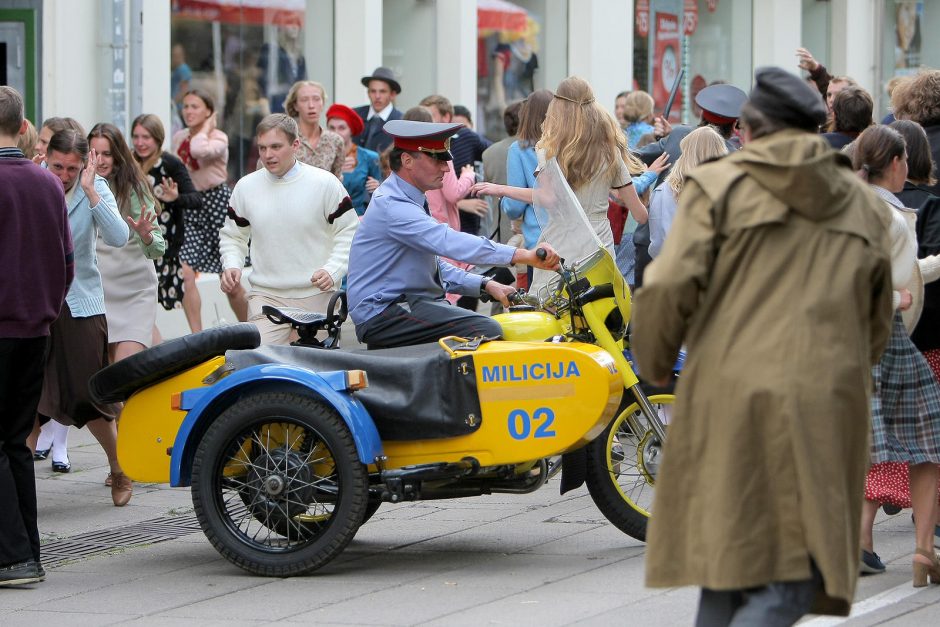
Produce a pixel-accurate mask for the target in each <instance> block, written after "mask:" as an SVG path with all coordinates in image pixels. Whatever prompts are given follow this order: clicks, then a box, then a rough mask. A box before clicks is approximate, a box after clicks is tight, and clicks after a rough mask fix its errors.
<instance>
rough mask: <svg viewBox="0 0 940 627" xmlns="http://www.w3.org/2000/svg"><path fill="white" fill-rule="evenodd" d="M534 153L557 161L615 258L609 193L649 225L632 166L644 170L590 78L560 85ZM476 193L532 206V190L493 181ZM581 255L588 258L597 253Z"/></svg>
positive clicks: (477, 188)
mask: <svg viewBox="0 0 940 627" xmlns="http://www.w3.org/2000/svg"><path fill="white" fill-rule="evenodd" d="M535 149H536V153H537V154H538V157H539V163H540V164H544V163H546V162H547V161H549V160H550V159H557V160H558V165H559V167H560V168H561V171H562V173H563V174H564V175H565V179H566V180H567V181H568V185H569V186H570V187H571V189H572V191H574V193H575V196H577V198H578V202H579V203H580V204H581V207H582V208H583V209H584V213H585V215H586V216H587V218H588V221H589V222H590V223H591V226H592V227H594V232H595V233H597V235H598V237H599V238H600V240H601V242H602V243H603V244H604V246H605V247H606V248H607V250H608V251H610V254H611V255H614V235H613V233H612V232H611V230H610V220H609V219H608V218H607V208H608V192H609V190H611V189H613V190H614V191H615V195H616V196H617V198H618V199H619V200H620V202H621V203H622V204H623V206H625V207H626V208H627V210H629V212H630V215H631V216H633V218H634V219H635V220H636V221H637V222H639V223H640V224H645V223H646V220H647V218H648V213H647V210H646V205H644V204H643V202H642V201H641V200H640V197H639V196H637V193H636V190H635V189H634V188H633V180H632V178H631V175H630V169H629V168H628V164H630V167H633V168H637V169H638V170H639V171H642V170H644V169H645V166H644V165H643V164H642V163H640V162H639V160H638V159H636V157H634V156H633V155H631V154H630V151H629V150H628V149H627V140H626V137H625V136H624V134H623V131H622V130H621V128H620V126H618V125H617V120H615V119H614V117H613V116H612V115H611V114H610V113H609V112H608V111H607V110H606V109H604V108H603V107H602V106H601V105H600V104H598V103H597V101H596V100H595V99H594V92H593V90H592V89H591V86H590V85H589V84H588V82H587V81H586V80H584V79H583V78H579V77H577V76H569V77H568V78H566V79H565V80H563V81H562V82H561V83H560V84H559V85H558V89H556V90H555V93H554V94H553V97H552V101H551V103H549V105H548V112H547V113H546V115H545V121H544V122H543V124H542V137H541V139H540V140H539V141H538V143H537V144H536V146H535ZM635 171H636V170H635ZM471 193H477V194H481V195H490V196H506V197H508V198H512V199H514V200H519V201H522V202H525V203H528V204H532V196H533V193H532V189H528V188H519V187H509V186H508V185H497V184H494V183H477V184H476V185H474V186H473V188H472V190H471ZM582 252H583V254H584V255H587V254H590V253H591V252H593V251H589V250H587V251H582Z"/></svg>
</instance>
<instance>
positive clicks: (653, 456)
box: [586, 394, 676, 542]
mask: <svg viewBox="0 0 940 627" xmlns="http://www.w3.org/2000/svg"><path fill="white" fill-rule="evenodd" d="M648 398H649V401H650V403H652V405H653V408H654V409H655V410H656V412H657V413H658V414H659V417H660V420H663V421H664V422H667V421H668V419H669V414H670V412H671V408H672V405H673V404H674V403H675V400H676V397H675V395H674V394H656V395H652V396H649V397H648ZM631 421H632V422H633V423H634V424H636V425H638V427H639V429H637V431H636V433H634V429H633V427H632V426H631ZM588 446H589V448H588V470H587V479H586V482H587V485H588V490H589V491H590V493H591V498H593V499H594V502H595V503H596V504H597V507H598V509H600V510H601V513H603V514H604V516H605V517H607V519H608V520H609V521H610V522H612V523H613V524H614V525H615V526H616V527H617V528H618V529H620V530H621V531H623V532H624V533H626V534H627V535H629V536H631V537H633V538H636V539H637V540H640V541H644V542H645V541H646V524H647V522H648V521H649V517H650V509H651V507H652V504H653V494H654V486H655V484H656V474H657V472H658V471H659V463H660V460H661V456H662V443H661V442H660V441H659V438H657V437H656V434H655V433H654V432H653V430H652V429H651V428H650V425H649V422H648V420H647V419H646V416H644V415H643V412H642V411H641V410H640V406H639V405H638V404H637V403H636V402H635V401H634V402H633V403H630V404H629V405H627V406H626V407H625V408H624V409H623V411H621V412H620V414H619V415H618V416H617V418H616V419H614V421H613V422H612V423H611V424H610V425H609V426H608V427H607V429H606V430H605V431H604V432H603V433H602V434H601V435H600V436H599V437H598V438H597V439H595V440H594V441H593V442H591V444H589V445H588Z"/></svg>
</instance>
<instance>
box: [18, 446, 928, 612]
mask: <svg viewBox="0 0 940 627" xmlns="http://www.w3.org/2000/svg"><path fill="white" fill-rule="evenodd" d="M70 456H71V461H72V468H73V470H72V472H71V473H69V474H66V475H58V474H54V473H52V471H51V468H50V466H49V462H48V461H44V462H37V464H36V475H37V490H38V493H39V521H40V531H41V532H42V537H43V546H44V560H45V562H46V565H47V570H48V578H47V580H46V581H45V582H44V583H41V584H36V585H34V586H30V587H26V588H21V589H8V590H0V624H3V625H5V626H14V625H29V626H35V625H38V624H45V623H52V624H60V625H68V626H69V627H78V626H80V625H109V624H121V623H133V624H135V625H217V624H218V625H221V624H225V625H229V624H243V625H254V624H270V623H274V622H284V623H299V624H316V625H417V624H421V625H424V624H429V625H448V626H450V625H481V624H490V625H574V624H577V625H599V626H600V625H604V626H606V625H611V624H618V625H623V624H628V625H634V624H635V625H690V624H692V622H693V618H694V613H695V608H696V602H697V591H696V590H694V589H691V588H684V589H679V590H652V589H648V588H645V587H644V586H643V556H644V550H645V549H644V546H643V545H642V544H641V543H639V542H636V541H635V540H633V539H631V538H629V537H627V536H625V535H623V534H622V533H620V532H619V531H617V530H616V529H615V528H614V527H613V526H611V525H610V524H608V523H607V522H606V520H605V519H604V518H603V516H602V515H601V514H600V512H598V510H597V508H596V507H595V506H594V504H593V502H592V501H591V499H590V497H589V496H588V494H587V491H586V490H585V489H584V488H582V489H579V490H577V491H575V492H574V493H573V495H571V494H569V495H565V496H559V495H558V482H557V480H553V481H552V482H551V483H550V484H549V485H548V486H546V487H545V488H543V489H542V490H539V491H537V492H535V493H533V494H529V495H522V496H515V495H494V496H488V497H480V498H475V499H457V500H444V501H429V502H420V503H408V504H402V505H390V504H385V505H383V506H382V508H381V509H380V510H379V511H378V513H377V514H376V516H375V517H374V518H373V519H372V520H371V521H370V522H368V523H367V524H365V525H363V527H362V529H360V531H359V534H358V535H357V536H356V538H355V540H353V542H352V544H350V546H349V547H348V548H347V549H346V551H345V552H344V553H343V554H341V555H340V556H339V557H338V558H337V559H336V560H335V561H333V562H332V563H331V564H329V565H328V566H326V567H325V568H323V569H322V570H320V571H318V572H317V573H315V574H313V575H311V576H307V577H297V578H293V579H266V578H260V577H253V576H250V575H248V574H246V573H244V572H243V571H241V570H240V569H238V568H237V567H235V566H233V565H231V564H229V563H228V562H227V561H225V560H223V559H222V558H221V557H220V556H219V555H218V554H217V553H216V551H215V550H214V549H213V548H212V546H211V545H210V544H209V543H208V541H207V540H206V539H205V537H204V536H203V534H202V533H201V531H198V526H196V524H195V518H194V516H193V514H192V505H191V501H190V496H189V490H188V489H182V488H169V487H167V486H164V485H149V484H135V486H134V497H133V499H132V500H131V502H130V504H129V505H127V506H126V507H123V508H116V507H113V506H112V505H111V498H110V491H109V489H108V488H106V487H104V485H103V481H104V478H105V475H106V474H107V463H106V460H105V457H104V454H103V453H102V451H101V449H100V448H99V447H98V445H97V444H96V443H95V442H94V440H93V439H92V438H91V437H90V435H89V434H88V433H87V432H86V431H74V430H73V431H72V436H71V448H70ZM194 530H195V531H194ZM105 532H106V533H105ZM912 535H913V532H912V525H911V522H910V515H909V512H903V513H902V514H899V515H897V516H893V517H890V518H888V517H885V516H881V518H879V522H878V524H877V526H876V536H875V538H876V540H875V541H876V548H877V551H878V553H879V554H880V555H881V556H882V558H883V559H884V561H885V562H886V563H887V564H888V572H887V573H885V574H883V575H877V576H872V577H865V578H863V579H862V580H861V581H860V584H859V595H858V596H859V599H860V600H863V601H862V603H857V604H856V612H858V611H863V612H864V614H863V615H861V616H859V617H858V618H857V619H853V620H850V621H849V622H848V623H845V624H849V625H875V624H890V625H910V626H914V625H917V626H922V625H936V624H940V586H930V587H928V588H924V589H920V590H915V589H913V588H911V585H910V550H911V549H910V544H911V541H912ZM69 551H72V552H73V553H72V554H73V555H74V554H80V555H81V554H85V555H88V556H87V557H84V558H82V557H72V558H68V557H67V556H66V554H67V553H69ZM843 623H844V619H831V618H822V617H820V618H810V619H808V620H806V621H804V624H807V625H813V626H821V625H835V624H843Z"/></svg>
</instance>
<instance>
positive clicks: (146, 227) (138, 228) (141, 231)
mask: <svg viewBox="0 0 940 627" xmlns="http://www.w3.org/2000/svg"><path fill="white" fill-rule="evenodd" d="M124 219H125V220H127V225H128V226H129V227H131V228H132V229H134V232H135V233H137V235H139V236H140V239H141V241H142V242H143V243H144V245H146V246H149V245H150V244H152V243H153V235H151V233H152V232H153V231H154V230H155V229H156V228H157V225H156V220H157V214H156V213H154V212H153V211H150V209H147V208H146V207H145V208H144V210H143V211H141V212H140V220H134V218H132V217H131V216H127V217H126V218H124Z"/></svg>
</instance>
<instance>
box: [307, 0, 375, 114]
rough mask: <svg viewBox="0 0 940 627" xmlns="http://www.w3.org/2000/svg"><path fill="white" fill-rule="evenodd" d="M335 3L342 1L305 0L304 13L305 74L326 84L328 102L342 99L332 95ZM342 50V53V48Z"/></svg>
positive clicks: (333, 91) (334, 80) (335, 50)
mask: <svg viewBox="0 0 940 627" xmlns="http://www.w3.org/2000/svg"><path fill="white" fill-rule="evenodd" d="M335 4H341V3H340V2H335V0H307V2H306V13H305V17H304V59H306V61H307V76H308V77H309V78H310V80H312V81H317V82H318V83H320V84H322V85H323V86H324V87H326V93H327V96H328V99H329V102H330V104H332V103H334V102H342V101H339V100H336V98H335V95H336V75H335V74H334V73H333V68H334V64H335V62H336V57H337V56H338V54H337V53H338V52H339V51H338V50H337V49H336V41H337V39H340V40H341V38H337V37H335V36H334V31H333V23H334V19H335V16H334V10H333V7H334V5H335ZM343 53H344V54H345V50H343ZM360 97H361V96H360ZM357 102H358V101H357ZM343 104H347V103H346V102H343ZM328 106H329V105H328ZM325 124H326V121H325V120H324V125H325Z"/></svg>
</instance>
